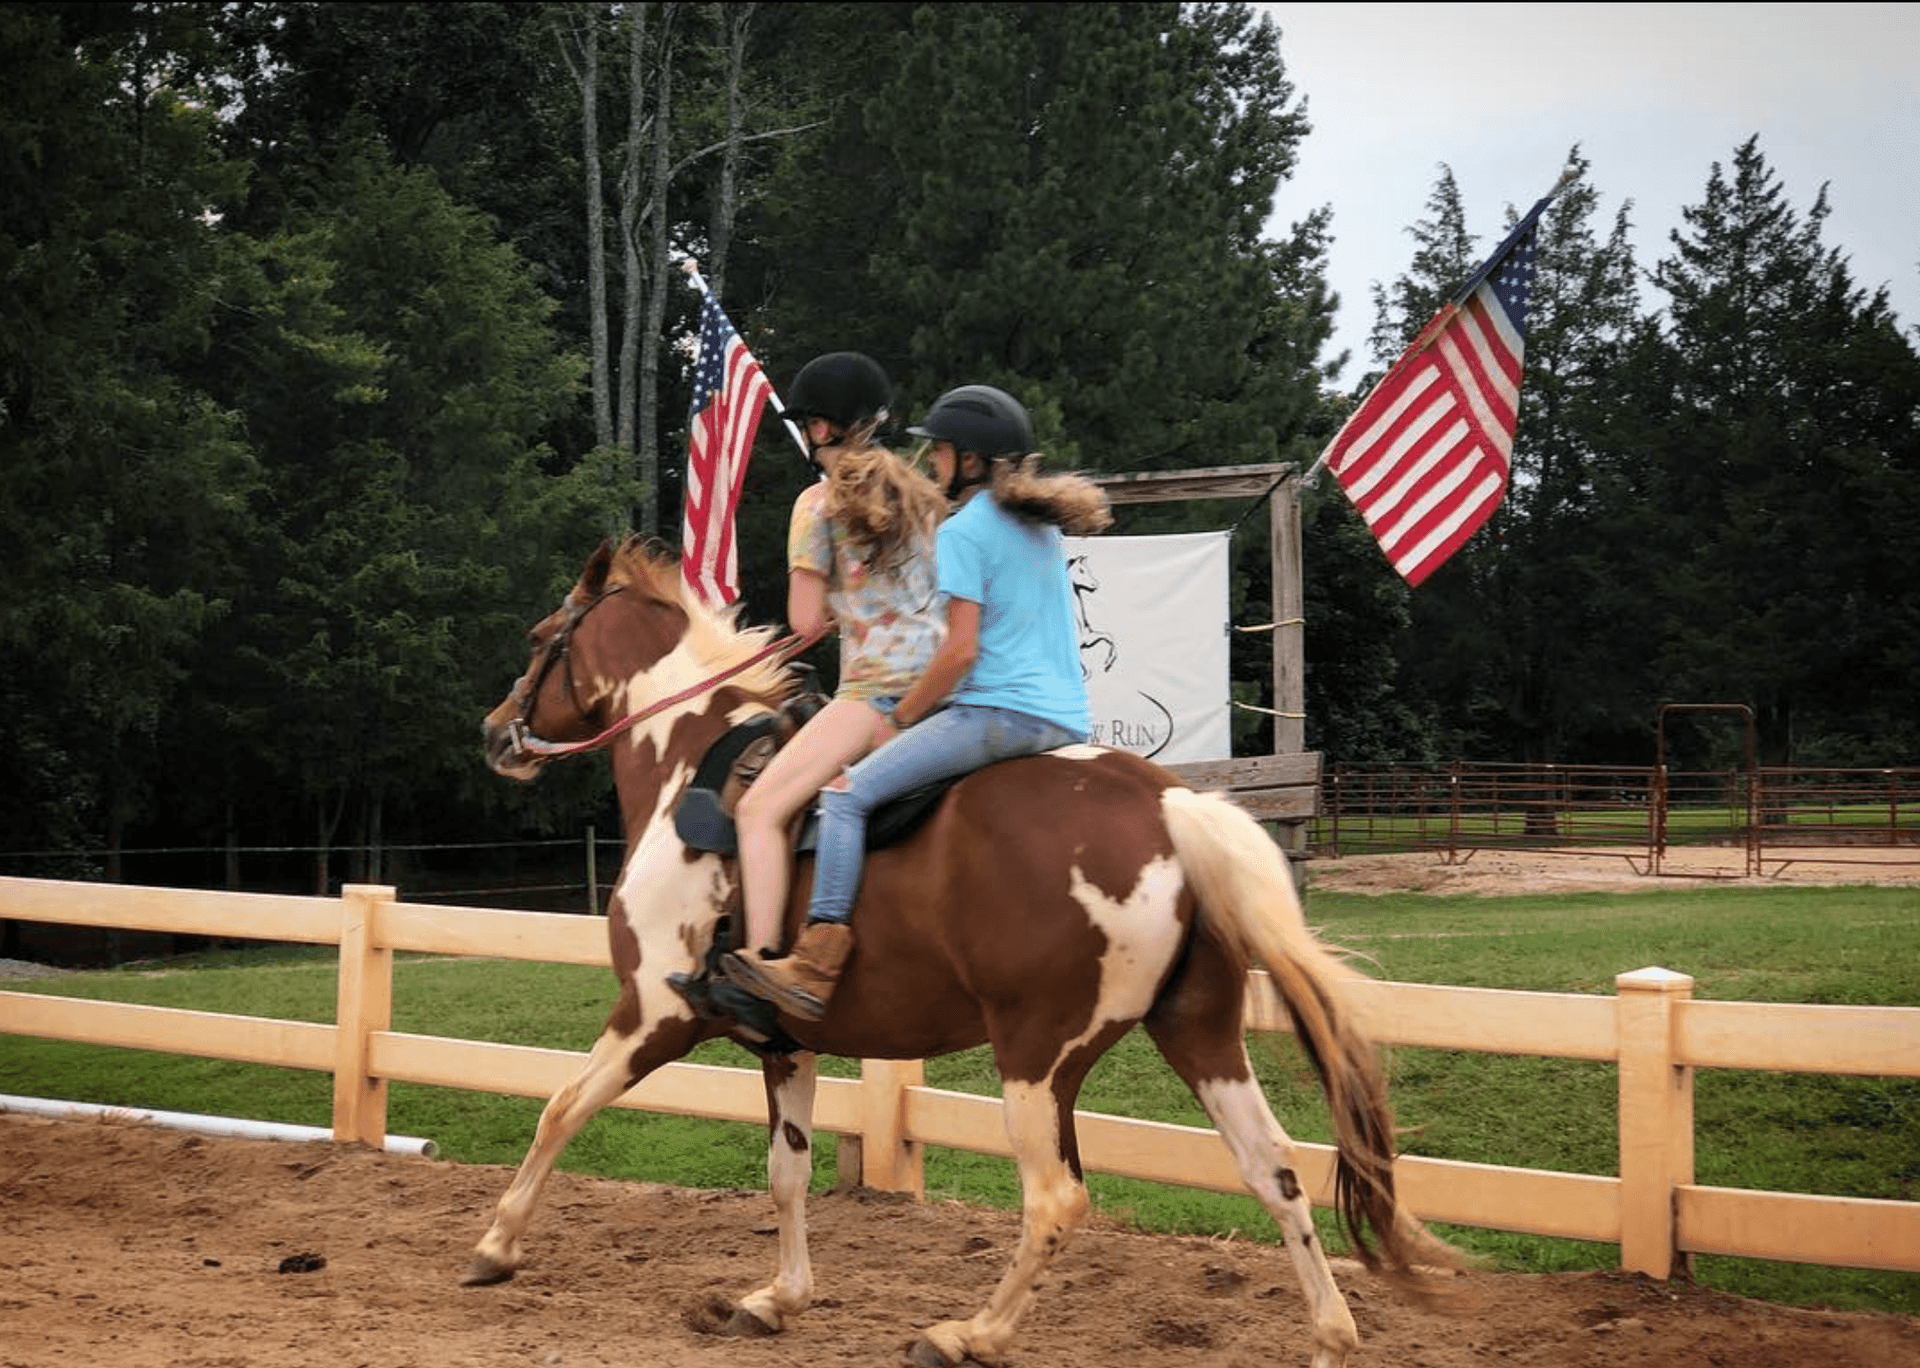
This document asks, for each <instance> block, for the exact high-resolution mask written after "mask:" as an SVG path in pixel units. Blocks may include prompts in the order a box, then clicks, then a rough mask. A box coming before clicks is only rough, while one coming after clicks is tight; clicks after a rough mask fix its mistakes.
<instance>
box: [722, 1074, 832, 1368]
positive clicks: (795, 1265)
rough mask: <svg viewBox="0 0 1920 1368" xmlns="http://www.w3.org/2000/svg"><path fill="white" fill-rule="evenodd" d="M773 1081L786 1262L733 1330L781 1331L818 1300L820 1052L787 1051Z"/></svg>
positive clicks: (771, 1135)
mask: <svg viewBox="0 0 1920 1368" xmlns="http://www.w3.org/2000/svg"><path fill="white" fill-rule="evenodd" d="M762 1073H763V1074H764V1076H765V1078H766V1083H767V1187H768V1188H769V1190H771V1191H772V1193H773V1209H774V1213H775V1215H776V1217H777V1218H778V1220H779V1223H780V1267H779V1270H778V1271H777V1272H776V1273H775V1274H774V1279H773V1281H772V1282H771V1283H769V1284H768V1285H767V1286H765V1287H763V1288H761V1289H760V1290H759V1291H757V1292H753V1293H750V1294H748V1295H747V1296H745V1297H742V1298H741V1299H740V1306H739V1309H738V1310H736V1311H735V1312H734V1313H733V1316H732V1319H731V1320H730V1321H729V1322H728V1325H727V1329H728V1330H729V1331H730V1332H731V1333H733V1334H761V1335H768V1334H775V1333H777V1332H779V1331H781V1330H784V1329H786V1328H787V1323H788V1321H789V1320H790V1319H791V1318H792V1317H794V1316H797V1315H799V1314H800V1313H801V1312H802V1311H804V1310H806V1309H807V1307H808V1306H809V1305H810V1304H811V1303H812V1301H813V1264H812V1262H811V1261H810V1260H809V1259H808V1257H807V1186H808V1184H809V1182H810V1181H811V1179H812V1177H813V1093H814V1080H815V1078H816V1076H817V1075H816V1067H815V1059H814V1056H813V1055H812V1054H810V1053H808V1054H793V1055H781V1056H777V1057H775V1058H770V1059H768V1060H767V1061H766V1063H765V1064H764V1065H763V1067H762Z"/></svg>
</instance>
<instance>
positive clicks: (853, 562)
mask: <svg viewBox="0 0 1920 1368" xmlns="http://www.w3.org/2000/svg"><path fill="white" fill-rule="evenodd" d="M892 400H893V387H892V384H891V383H890V382H889V381H888V379H887V375H886V372H885V371H884V370H882V369H881V367H880V365H879V363H878V362H876V361H874V360H873V359H872V358H871V357H869V356H865V355H863V354H861V353H859V352H832V353H829V354H828V355H825V356H820V357H816V358H815V359H813V360H812V361H809V362H808V363H807V364H806V365H805V366H803V367H801V368H800V373H799V374H798V375H796V376H795V377H794V380H793V384H792V385H791V386H789V388H788V393H787V416H788V417H790V418H792V419H794V420H795V421H796V422H797V423H799V424H800V427H801V430H802V432H803V434H804V435H805V436H806V439H807V446H808V448H809V450H810V451H811V453H812V457H813V462H814V465H815V466H816V468H817V469H818V470H819V471H820V472H821V474H822V477H823V478H822V479H821V480H820V481H819V482H818V483H816V484H813V485H811V486H809V487H808V488H807V489H805V490H803V491H802V492H801V494H800V496H799V497H798V498H797V499H795V500H794V503H793V514H792V517H791V519H790V521H789V523H788V529H787V567H788V568H787V624H788V626H789V627H791V628H792V629H793V630H794V631H795V632H798V633H801V634H803V635H811V634H813V633H814V632H817V631H823V630H827V629H834V628H837V629H838V631H839V635H840V680H839V685H838V687H837V688H836V690H835V692H834V696H833V698H832V700H831V701H830V702H828V703H827V705H826V706H825V707H824V708H822V709H821V710H820V711H819V712H818V713H816V714H814V716H813V717H812V718H810V719H809V720H808V721H807V723H806V725H805V726H803V727H801V729H800V730H799V732H798V733H797V734H796V735H795V736H794V737H793V739H792V740H790V741H788V742H787V744H786V745H785V746H783V747H781V748H780V750H779V751H778V752H776V753H775V754H774V756H773V758H772V760H770V761H769V762H768V763H767V767H766V768H765V769H764V770H763V771H762V772H761V773H760V776H759V778H757V779H756V780H755V781H754V782H753V784H752V785H751V786H750V787H749V788H748V789H747V790H746V793H745V795H744V796H743V797H742V798H741V800H740V803H739V806H738V808H737V809H736V811H735V812H734V825H735V828H736V830H737V832H738V836H739V852H740V856H739V857H740V889H741V897H742V900H743V902H744V904H745V911H746V929H745V938H744V940H743V942H742V951H741V953H742V954H743V955H748V956H753V957H754V958H759V957H760V954H761V953H762V952H767V951H773V950H776V949H777V948H778V946H779V942H780V931H781V924H782V921H783V915H782V914H783V913H784V912H785V910H786V904H787V897H788V893H789V890H790V887H791V883H792V873H793V869H792V866H793V853H792V848H791V827H792V823H793V819H794V817H795V816H796V815H797V814H798V813H800V812H801V811H802V810H803V809H805V808H806V807H807V806H808V805H809V804H810V803H811V802H812V801H813V798H814V795H815V794H817V793H819V792H820V790H821V788H822V787H823V786H824V785H825V784H826V783H827V782H828V781H829V780H831V779H832V778H833V777H834V776H835V775H837V774H839V773H840V772H841V771H842V770H843V769H845V768H846V766H848V765H850V764H852V763H853V762H854V761H856V760H859V759H860V758H861V757H863V756H865V755H866V754H867V753H868V752H869V751H871V750H873V748H874V747H876V746H878V745H880V744H881V743H882V742H883V741H885V740H887V739H888V738H889V737H891V736H893V735H894V733H895V731H896V728H895V727H894V725H893V724H892V722H890V721H889V720H888V718H889V714H891V712H892V711H893V707H894V705H895V704H896V703H897V702H898V701H899V699H900V697H901V695H902V694H904V693H906V691H907V690H908V688H910V687H911V686H912V685H913V684H914V682H915V681H916V680H918V679H919V678H920V677H921V675H922V674H923V673H924V672H925V671H926V668H927V665H928V663H929V662H931V661H932V659H933V657H934V654H935V652H936V651H937V650H938V649H939V647H940V643H941V641H942V640H943V638H944V637H945V635H946V620H945V617H944V615H943V614H942V612H941V610H940V606H939V594H938V588H937V584H936V580H935V572H934V542H935V534H936V532H937V530H938V527H939V524H940V521H941V519H942V518H943V517H944V516H945V514H946V501H945V499H943V498H942V497H941V495H940V491H939V490H938V489H937V488H935V486H934V484H933V482H932V481H931V480H929V479H928V478H927V477H926V476H925V475H923V474H921V473H920V472H919V471H917V470H915V469H914V468H913V467H912V466H911V465H909V464H908V463H907V462H906V461H904V460H902V459H901V458H900V457H899V456H897V455H895V454H894V453H893V452H891V451H889V450H887V448H886V447H884V446H882V445H881V444H880V442H879V440H878V437H879V432H880V429H881V428H882V426H883V425H884V424H885V422H886V419H887V407H888V405H889V404H890V403H891V402H892Z"/></svg>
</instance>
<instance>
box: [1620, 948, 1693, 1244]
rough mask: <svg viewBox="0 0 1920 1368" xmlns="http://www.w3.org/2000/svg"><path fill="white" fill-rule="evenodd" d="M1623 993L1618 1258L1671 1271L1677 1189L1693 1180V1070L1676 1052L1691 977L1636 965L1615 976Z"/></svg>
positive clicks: (1621, 995) (1674, 1239) (1690, 990)
mask: <svg viewBox="0 0 1920 1368" xmlns="http://www.w3.org/2000/svg"><path fill="white" fill-rule="evenodd" d="M1613 986H1614V989H1615V991H1617V992H1618V993H1619V995H1620V996H1619V1051H1620V1055H1619V1059H1620V1064H1619V1069H1620V1265H1621V1267H1623V1268H1625V1269H1626V1270H1627V1271H1628V1272H1630V1273H1645V1274H1646V1275H1647V1276H1649V1277H1653V1278H1661V1279H1665V1278H1670V1277H1672V1276H1673V1273H1674V1264H1675V1260H1676V1255H1678V1256H1679V1259H1678V1261H1679V1264H1680V1267H1681V1270H1682V1271H1683V1272H1685V1271H1688V1270H1690V1268H1691V1266H1692V1261H1691V1259H1689V1258H1688V1257H1687V1256H1685V1255H1684V1254H1681V1253H1680V1251H1679V1242H1678V1238H1677V1236H1678V1232H1677V1229H1676V1227H1675V1220H1674V1212H1675V1207H1676V1204H1677V1202H1678V1197H1679V1194H1678V1191H1677V1189H1678V1188H1679V1187H1680V1185H1682V1184H1690V1183H1692V1182H1693V1070H1692V1069H1691V1068H1688V1067H1687V1066H1685V1065H1683V1064H1679V1063H1677V1062H1676V1061H1675V1058H1674V1044H1673V1042H1674V1005H1675V1004H1676V1003H1680V1002H1685V1001H1686V1000H1687V999H1689V998H1691V997H1692V996H1693V979H1692V978H1691V977H1689V976H1688V975H1686V974H1676V973H1674V972H1673V971H1672V970H1670V969H1637V970H1635V971H1634V972H1632V973H1630V974H1621V975H1619V976H1618V977H1616V978H1615V979H1614V981H1613Z"/></svg>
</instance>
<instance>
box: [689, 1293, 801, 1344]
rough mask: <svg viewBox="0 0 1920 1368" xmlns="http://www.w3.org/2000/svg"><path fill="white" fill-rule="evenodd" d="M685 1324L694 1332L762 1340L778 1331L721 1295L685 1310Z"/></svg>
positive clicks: (722, 1336) (776, 1327) (730, 1337)
mask: <svg viewBox="0 0 1920 1368" xmlns="http://www.w3.org/2000/svg"><path fill="white" fill-rule="evenodd" d="M686 1322H687V1327H688V1328H689V1329H691V1330H693V1331H695V1332H696V1333H698V1334H702V1335H715V1336H718V1337H720V1338H722V1339H764V1338H765V1337H766V1336H768V1335H777V1334H779V1333H780V1327H779V1326H777V1325H768V1324H767V1323H766V1322H765V1321H763V1320H761V1319H760V1318H759V1317H758V1316H756V1315H754V1314H753V1312H751V1311H749V1310H747V1308H746V1307H744V1306H736V1305H735V1304H734V1303H733V1302H730V1301H728V1300H727V1299H726V1298H725V1297H721V1296H711V1297H708V1298H707V1299H706V1300H705V1301H704V1302H702V1303H700V1305H698V1306H695V1307H693V1308H691V1309H690V1310H688V1312H687V1314H686Z"/></svg>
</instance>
